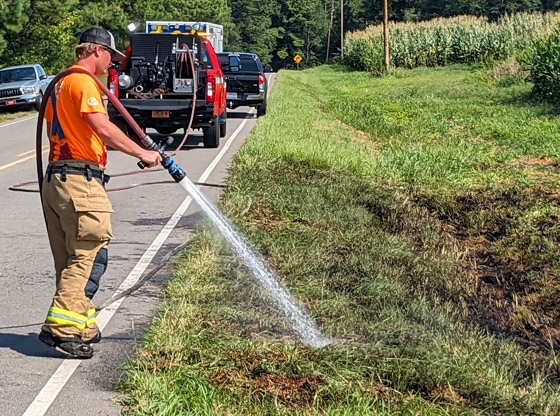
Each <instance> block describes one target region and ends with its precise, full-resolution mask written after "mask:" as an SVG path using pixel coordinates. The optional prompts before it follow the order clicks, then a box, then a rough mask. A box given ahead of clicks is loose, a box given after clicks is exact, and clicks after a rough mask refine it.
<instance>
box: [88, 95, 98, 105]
mask: <svg viewBox="0 0 560 416" xmlns="http://www.w3.org/2000/svg"><path fill="white" fill-rule="evenodd" d="M87 103H88V104H89V105H92V106H96V105H99V101H97V99H96V98H95V97H89V98H88V100H87Z"/></svg>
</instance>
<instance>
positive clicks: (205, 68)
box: [107, 22, 227, 148]
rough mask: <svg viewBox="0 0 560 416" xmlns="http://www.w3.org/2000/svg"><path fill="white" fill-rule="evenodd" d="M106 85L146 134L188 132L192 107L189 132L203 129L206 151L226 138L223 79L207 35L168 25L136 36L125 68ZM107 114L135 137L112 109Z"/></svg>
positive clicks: (180, 25)
mask: <svg viewBox="0 0 560 416" xmlns="http://www.w3.org/2000/svg"><path fill="white" fill-rule="evenodd" d="M182 32H184V33H182ZM193 69H194V70H193ZM107 83H108V87H109V89H110V90H111V92H113V93H114V94H115V96H117V98H118V99H119V101H120V102H121V104H122V105H123V106H124V107H125V108H126V110H127V111H128V112H129V113H130V114H131V115H132V117H134V119H135V120H136V122H137V123H138V125H139V126H140V127H142V128H144V129H147V128H153V129H156V130H157V131H158V132H159V133H161V134H171V133H173V132H175V131H177V130H178V129H180V128H184V129H185V130H186V129H187V127H188V123H189V120H190V118H191V114H192V111H193V107H194V118H193V123H192V126H191V127H192V128H195V129H196V128H200V129H202V131H203V134H204V138H203V142H204V146H205V147H210V148H215V147H218V145H219V141H220V137H223V136H224V135H225V126H226V120H227V118H226V117H227V116H226V105H225V94H226V91H225V85H224V79H223V73H222V70H221V68H220V64H219V63H218V58H217V57H216V54H215V53H214V48H213V47H212V44H211V43H210V41H209V40H208V39H207V38H206V34H205V32H194V33H193V28H192V27H191V26H189V25H185V24H183V23H181V22H178V23H177V24H175V25H174V24H172V23H170V22H166V24H165V25H159V27H158V28H157V29H156V30H155V31H151V32H150V33H133V34H132V35H131V38H130V45H129V46H128V48H127V50H126V57H125V59H124V61H123V63H122V65H121V66H120V68H118V69H116V68H113V69H111V70H110V71H109V76H108V77H107ZM195 91H196V100H195V99H194V95H195ZM107 109H108V113H109V119H110V120H111V121H113V122H114V123H115V124H117V125H118V126H119V127H120V128H121V129H122V130H123V131H124V132H125V133H127V134H129V135H130V136H131V137H133V133H132V132H129V126H128V124H127V123H126V121H125V120H124V119H123V117H122V116H121V114H120V113H119V112H118V111H117V110H116V109H115V108H114V106H113V105H112V104H110V103H109V105H108V107H107Z"/></svg>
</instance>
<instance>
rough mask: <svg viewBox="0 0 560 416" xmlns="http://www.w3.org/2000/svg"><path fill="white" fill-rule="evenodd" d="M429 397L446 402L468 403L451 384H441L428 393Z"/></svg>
mask: <svg viewBox="0 0 560 416" xmlns="http://www.w3.org/2000/svg"><path fill="white" fill-rule="evenodd" d="M428 397H430V398H432V399H434V400H438V401H443V402H446V403H453V404H460V405H465V404H467V400H466V399H465V398H464V397H463V396H461V395H460V394H459V393H458V392H457V390H455V389H454V388H453V387H452V386H450V385H445V386H439V387H438V388H436V389H434V390H432V391H431V392H430V393H429V394H428Z"/></svg>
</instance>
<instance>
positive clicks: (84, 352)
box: [39, 330, 93, 358]
mask: <svg viewBox="0 0 560 416" xmlns="http://www.w3.org/2000/svg"><path fill="white" fill-rule="evenodd" d="M39 340H41V342H44V343H45V344H47V345H48V346H49V347H53V348H56V347H58V348H60V349H61V350H62V351H64V352H67V353H68V354H70V355H73V356H74V357H78V358H91V357H93V348H92V346H91V345H88V344H86V343H85V342H83V341H82V339H81V338H80V337H78V336H74V337H70V338H62V337H57V336H55V335H53V334H51V333H50V332H49V331H45V330H41V332H40V333H39Z"/></svg>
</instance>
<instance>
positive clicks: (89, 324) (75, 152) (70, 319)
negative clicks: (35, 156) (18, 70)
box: [39, 27, 161, 358]
mask: <svg viewBox="0 0 560 416" xmlns="http://www.w3.org/2000/svg"><path fill="white" fill-rule="evenodd" d="M76 58H77V61H76V64H75V65H74V66H73V67H72V68H81V69H85V70H87V71H89V72H90V73H91V74H92V75H103V74H105V73H106V72H107V69H108V68H109V67H110V66H111V63H112V62H119V61H122V59H123V58H124V55H123V54H122V53H121V52H119V51H118V50H117V49H116V48H115V41H114V38H113V35H112V34H111V33H110V32H109V31H107V30H105V29H103V28H97V27H95V28H91V29H88V30H86V31H85V32H84V33H83V34H82V35H81V37H80V42H79V44H78V45H77V46H76ZM46 98H47V99H48V100H49V102H48V103H47V109H46V111H45V119H46V121H47V131H48V136H49V141H50V154H49V164H48V166H47V169H46V172H45V178H44V181H43V190H42V195H41V197H42V202H43V212H44V215H45V220H46V223H47V233H48V237H49V243H50V246H51V251H52V254H53V257H54V265H55V270H56V292H55V294H54V297H53V300H52V304H51V307H50V308H49V310H48V313H47V317H46V320H45V323H44V324H43V327H42V329H41V332H40V334H39V339H40V340H41V341H42V342H44V343H45V344H47V345H49V346H51V347H58V348H60V349H61V350H63V351H65V352H67V353H68V354H71V355H73V356H75V357H79V358H91V357H92V356H93V348H92V346H91V344H92V343H95V342H99V341H100V340H101V333H100V331H99V328H98V326H97V324H96V323H95V309H94V306H93V303H92V301H91V299H92V297H93V295H94V294H95V292H96V291H97V289H98V287H99V280H100V277H101V275H102V274H103V273H104V272H105V270H106V268H107V246H108V244H109V241H110V240H111V239H112V238H113V235H112V232H111V224H110V216H111V212H112V211H113V210H112V207H111V202H110V201H109V199H108V198H107V194H106V193H105V188H104V186H105V183H106V181H107V180H108V176H107V175H106V174H105V173H104V171H105V165H106V162H107V148H106V145H107V146H110V147H112V148H113V149H115V150H119V151H121V152H124V153H126V154H128V155H130V156H133V157H135V158H138V159H140V160H142V161H143V162H145V163H146V164H147V165H148V166H149V167H153V166H155V165H157V164H159V163H160V162H161V156H160V154H159V153H158V152H155V151H152V150H146V149H143V148H141V147H140V146H138V145H137V144H136V143H134V142H133V141H132V140H130V139H129V138H128V137H127V136H126V135H125V134H124V133H123V132H122V131H121V130H120V129H119V128H118V127H117V126H115V125H114V124H113V123H111V122H110V121H109V119H108V118H107V115H106V111H105V107H104V105H103V100H102V98H101V93H100V90H99V87H98V85H97V84H96V83H95V81H94V80H93V79H92V77H91V76H89V75H87V74H83V73H72V74H69V75H67V76H65V77H64V78H62V79H60V80H59V81H58V83H57V84H56V86H55V88H54V89H53V93H52V94H51V96H50V97H46Z"/></svg>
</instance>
